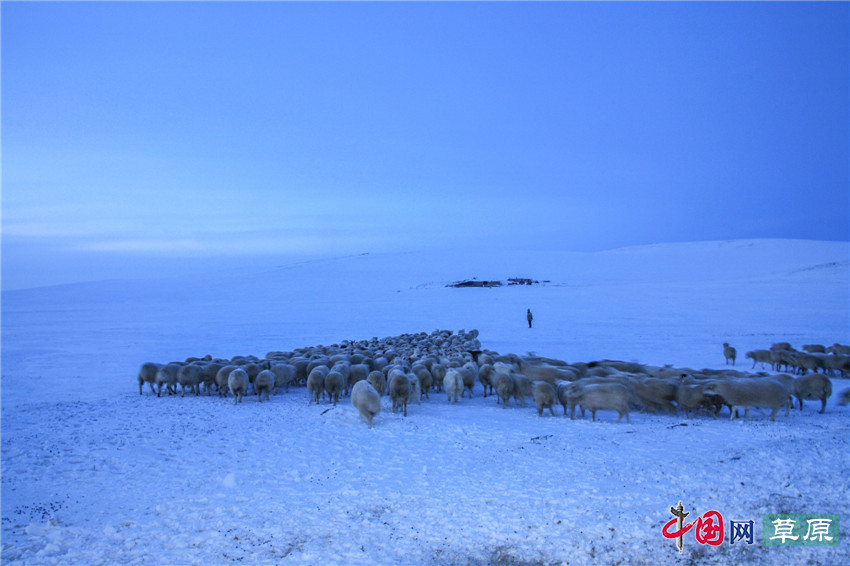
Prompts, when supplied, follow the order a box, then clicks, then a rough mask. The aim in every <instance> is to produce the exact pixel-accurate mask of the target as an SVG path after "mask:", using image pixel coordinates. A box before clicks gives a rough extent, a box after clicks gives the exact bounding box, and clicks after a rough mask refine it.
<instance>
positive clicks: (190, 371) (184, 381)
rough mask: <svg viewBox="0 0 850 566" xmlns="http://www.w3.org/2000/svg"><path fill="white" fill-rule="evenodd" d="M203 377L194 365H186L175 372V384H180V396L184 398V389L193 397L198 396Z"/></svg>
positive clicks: (198, 368) (199, 369)
mask: <svg viewBox="0 0 850 566" xmlns="http://www.w3.org/2000/svg"><path fill="white" fill-rule="evenodd" d="M202 379H203V376H202V375H201V368H200V367H199V366H197V365H195V364H194V363H191V364H187V365H185V366H183V367H181V368H180V369H179V370H177V383H179V384H180V396H181V397H185V396H186V388H187V387H188V388H189V390H190V391H192V392H193V393H194V394H195V395H200V394H201V391H200V386H201V380H202Z"/></svg>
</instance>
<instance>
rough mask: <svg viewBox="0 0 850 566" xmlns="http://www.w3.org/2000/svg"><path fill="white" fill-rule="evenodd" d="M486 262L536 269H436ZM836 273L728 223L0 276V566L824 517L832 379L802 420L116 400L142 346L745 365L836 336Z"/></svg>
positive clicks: (796, 244)
mask: <svg viewBox="0 0 850 566" xmlns="http://www.w3.org/2000/svg"><path fill="white" fill-rule="evenodd" d="M160 275H161V276H160ZM509 277H528V278H533V279H536V280H541V281H543V280H545V281H547V282H546V283H545V284H541V285H535V286H505V287H499V288H464V289H457V288H449V287H446V284H448V283H451V282H455V281H458V280H461V279H472V278H476V279H479V280H506V279H507V278H509ZM848 289H850V247H848V244H847V243H840V242H812V241H796V240H748V241H728V242H699V243H684V244H659V245H652V246H640V247H633V248H623V249H617V250H611V251H607V252H598V253H566V252H559V253H552V252H548V253H542V252H534V253H516V252H510V253H500V252H498V251H489V252H486V253H470V252H453V253H445V252H443V253H437V252H421V253H413V252H411V253H396V254H363V255H355V256H346V257H339V258H327V259H323V260H316V261H312V262H298V263H286V262H269V263H268V264H267V265H264V266H256V265H252V266H251V267H245V268H242V269H218V268H215V267H214V266H211V267H210V268H209V269H207V270H204V271H201V272H182V273H181V272H177V273H166V274H157V276H156V277H152V278H151V279H147V280H114V281H103V282H96V283H85V284H76V285H67V286H56V287H45V288H37V289H27V290H20V291H10V292H4V293H3V295H2V433H3V447H2V535H3V548H2V558H3V562H4V563H6V564H15V563H21V564H24V563H25V564H50V563H55V564H91V563H96V562H107V563H119V562H120V563H128V564H133V563H139V564H142V563H144V564H151V563H161V564H193V563H205V564H228V563H232V562H234V561H251V562H258V563H278V562H281V563H293V562H296V563H313V564H318V563H322V564H333V563H339V564H353V563H360V564H375V563H378V564H409V563H414V562H425V563H431V564H444V563H451V564H485V563H499V564H514V563H529V564H535V563H542V564H556V563H570V564H598V563H602V564H608V563H617V562H623V563H631V564H640V563H657V562H659V561H661V560H675V559H678V557H677V554H678V553H677V551H676V550H675V547H674V546H673V544H672V542H671V541H668V540H666V539H664V538H662V536H661V526H662V525H663V524H664V523H665V522H666V521H667V520H668V519H669V507H670V506H671V505H674V504H675V503H676V502H678V501H679V500H680V499H681V500H683V501H684V502H685V505H686V506H687V507H689V508H690V509H692V510H696V511H697V512H696V513H694V515H695V516H696V515H697V514H699V513H702V512H704V511H706V510H708V509H709V508H717V509H718V510H720V511H721V512H723V513H724V515H725V514H727V513H728V514H729V516H730V517H731V518H732V519H736V520H737V519H741V520H744V519H747V520H749V519H754V520H756V523H757V524H760V521H761V514H762V513H779V512H793V513H841V512H842V511H843V510H845V509H850V495H848V494H849V493H850V490H848V487H850V486H849V485H848V481H850V480H848V479H847V478H850V446H848V438H850V434H848V433H850V430H848V429H850V426H848V420H847V417H848V414H850V408H848V407H839V406H837V404H836V397H837V395H834V396H833V398H832V399H831V400H830V403H829V405H828V408H827V413H826V414H825V415H819V414H817V412H816V409H817V407H816V404H815V403H809V404H807V405H806V407H805V408H804V410H803V411H802V413H801V412H800V411H799V410H796V411H795V412H794V413H792V414H791V416H789V417H788V418H784V417H783V416H782V415H780V417H778V418H777V421H776V422H773V423H772V422H770V421H768V420H767V418H766V417H765V415H764V414H760V413H759V412H756V413H755V416H754V417H753V418H752V419H750V420H736V421H733V422H729V421H728V420H727V419H718V420H717V421H713V420H711V418H710V417H708V416H699V417H695V418H692V419H689V420H686V419H685V418H684V416H680V417H678V418H676V417H671V416H669V415H650V414H633V415H632V424H630V425H627V424H624V423H623V424H614V422H613V421H614V418H612V417H611V415H604V416H603V417H602V418H601V420H600V422H596V423H592V422H590V420H589V419H585V420H576V421H570V420H569V419H565V418H564V417H562V416H560V415H559V416H558V417H555V418H553V417H544V418H538V416H537V414H536V411H535V410H534V409H533V408H532V407H530V406H527V407H526V408H525V409H522V408H516V409H515V408H513V407H511V408H510V409H508V410H503V409H502V408H501V407H499V406H497V405H496V404H495V401H494V400H493V399H492V398H487V399H484V398H482V397H481V390H480V389H478V390H477V391H476V397H474V398H473V399H472V400H469V399H466V400H463V401H462V402H461V403H460V404H459V405H457V406H449V405H448V404H447V403H446V398H445V394H436V393H435V394H433V395H431V399H430V400H426V401H424V402H423V403H422V405H413V406H411V408H410V415H409V416H408V417H407V418H403V417H401V416H400V415H396V414H392V413H391V412H390V410H389V405H388V401H387V400H386V399H385V400H384V410H383V412H382V413H380V414H379V415H378V417H376V419H375V428H374V429H372V430H368V429H367V428H366V426H365V424H364V423H363V421H362V420H361V419H360V417H359V416H358V415H357V414H356V413H355V411H354V409H353V408H352V407H351V405H350V403H349V401H348V399H346V400H345V401H343V402H342V403H341V404H340V405H339V406H338V407H336V408H333V409H331V410H327V409H329V406H326V405H323V406H319V407H316V406H315V405H313V406H308V405H307V395H306V392H305V391H304V389H303V388H300V389H299V388H295V389H293V390H291V391H290V393H288V394H280V395H278V396H276V397H274V398H273V399H272V401H271V403H268V404H266V403H263V404H262V405H261V404H259V403H257V402H256V398H249V399H247V400H246V401H245V402H244V403H243V404H242V405H240V406H238V407H234V406H233V405H232V401H226V400H223V399H219V398H218V397H215V396H213V397H206V396H202V397H200V398H195V397H194V396H192V397H187V398H180V397H179V396H178V397H169V398H156V397H154V396H152V395H150V392H149V391H146V392H145V395H143V396H141V397H140V396H139V395H138V390H137V384H136V381H135V380H136V373H137V371H138V367H139V365H140V364H141V363H142V362H145V361H157V362H166V361H171V360H181V359H184V358H186V357H189V356H203V355H205V354H210V355H212V356H215V357H226V358H229V357H232V356H235V355H247V354H253V355H257V356H260V357H262V356H264V355H265V353H266V352H269V351H273V350H292V349H296V348H300V347H305V346H315V345H319V344H325V345H328V344H333V343H339V342H341V341H343V340H359V339H368V338H372V337H384V336H394V335H399V334H404V333H411V332H421V331H424V332H430V331H432V330H435V329H452V330H457V329H467V330H469V329H472V328H476V329H478V330H479V332H480V340H481V343H482V347H483V348H485V349H488V350H493V351H496V352H499V353H502V354H507V353H516V354H525V353H527V352H535V353H537V354H539V355H543V356H548V357H553V358H558V359H562V360H566V361H569V362H579V361H584V362H589V361H593V360H598V359H605V358H608V359H622V360H634V361H639V362H642V363H646V364H653V365H664V364H673V365H676V366H682V367H691V368H722V367H724V358H723V353H722V347H721V344H722V343H723V342H729V343H731V344H732V345H733V346H735V347H737V348H738V351H739V352H740V354H739V360H738V367H739V369H748V364H747V363H746V362H747V360H744V359H743V352H745V351H747V350H751V349H758V348H766V347H769V346H770V345H771V344H772V343H775V342H780V341H787V342H790V343H792V344H793V345H794V346H796V347H798V348H799V347H800V346H801V345H802V344H809V343H821V344H826V345H829V344H832V343H834V342H840V343H845V344H846V343H850V292H848ZM528 308H530V309H531V310H532V311H533V313H534V317H535V319H534V321H535V326H534V328H533V329H529V328H528V327H527V324H526V322H525V312H526V309H528ZM833 385H834V390H835V391H836V392H840V391H841V390H842V389H844V388H846V387H845V385H850V383H848V382H847V381H844V380H841V379H833ZM479 387H480V386H479ZM679 424H683V425H687V426H676V425H679ZM695 447H698V449H696V450H695V449H694V448H695ZM845 524H846V522H845ZM845 529H846V527H845ZM846 536H847V535H846V530H845V531H844V532H842V538H844V539H845V540H844V541H842V545H841V546H840V547H830V548H794V549H771V548H763V547H762V546H761V545H760V544H754V545H753V546H752V547H749V546H746V545H744V546H735V547H733V546H730V545H729V544H724V545H722V546H720V547H716V548H715V547H704V546H701V545H698V544H697V543H696V542H695V541H694V540H693V537H691V538H690V540H688V541H686V543H685V553H686V554H687V555H688V556H689V557H690V558H691V560H693V561H696V562H699V561H702V560H706V561H712V560H713V561H716V562H718V563H723V564H737V563H742V562H748V563H763V564H771V563H774V562H775V561H776V560H777V556H779V554H780V553H781V556H782V560H783V561H784V562H789V563H807V562H814V563H824V564H826V563H841V562H847V559H848V557H850V553H848V551H847V550H846V549H847V548H848V547H847V544H846V542H845V541H846V540H850V539H847V538H846Z"/></svg>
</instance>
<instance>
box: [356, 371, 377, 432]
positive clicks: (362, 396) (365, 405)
mask: <svg viewBox="0 0 850 566" xmlns="http://www.w3.org/2000/svg"><path fill="white" fill-rule="evenodd" d="M381 375H383V374H381ZM351 404H352V405H354V407H355V408H356V409H357V410H358V411H359V412H360V414H361V415H362V416H363V418H365V419H366V422H367V423H369V428H372V419H374V418H375V415H377V414H378V413H379V412H381V395H380V393H378V391H377V390H376V389H375V388H374V387H372V385H371V384H370V383H369V382H368V381H358V382H357V383H355V384H354V387H353V388H352V389H351Z"/></svg>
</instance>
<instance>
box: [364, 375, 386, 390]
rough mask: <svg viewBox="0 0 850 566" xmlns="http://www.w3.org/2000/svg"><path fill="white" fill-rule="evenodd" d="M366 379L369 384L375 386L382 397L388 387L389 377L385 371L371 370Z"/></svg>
mask: <svg viewBox="0 0 850 566" xmlns="http://www.w3.org/2000/svg"><path fill="white" fill-rule="evenodd" d="M366 381H368V382H369V385H371V386H372V387H374V388H375V391H377V392H378V395H380V396H381V397H383V396H384V393H385V392H386V389H387V378H386V377H385V376H384V372H382V371H380V370H374V371H370V372H369V375H368V377H366Z"/></svg>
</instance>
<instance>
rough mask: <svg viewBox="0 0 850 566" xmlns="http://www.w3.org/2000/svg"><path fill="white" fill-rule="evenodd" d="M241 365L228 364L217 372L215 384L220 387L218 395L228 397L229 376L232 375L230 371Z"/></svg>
mask: <svg viewBox="0 0 850 566" xmlns="http://www.w3.org/2000/svg"><path fill="white" fill-rule="evenodd" d="M238 367H239V366H234V365H226V366H224V367H223V368H221V369H220V370H218V372H217V373H216V374H215V385H216V387H217V388H218V396H219V397H221V396H222V395H223V396H225V397H227V392H228V387H227V378H228V377H229V376H230V372H232V371H233V370H235V369H237V368H238Z"/></svg>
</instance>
